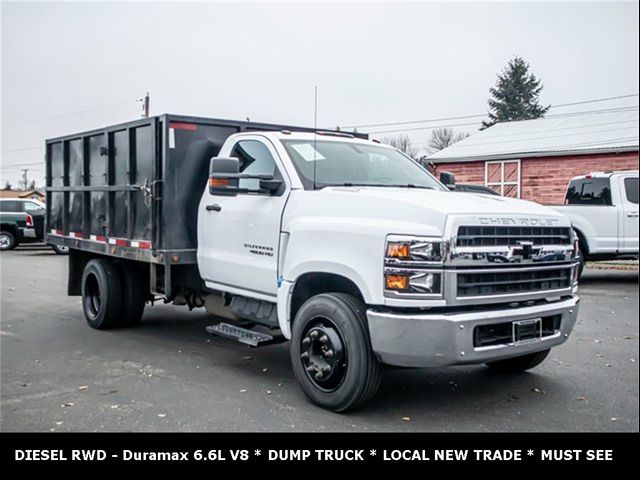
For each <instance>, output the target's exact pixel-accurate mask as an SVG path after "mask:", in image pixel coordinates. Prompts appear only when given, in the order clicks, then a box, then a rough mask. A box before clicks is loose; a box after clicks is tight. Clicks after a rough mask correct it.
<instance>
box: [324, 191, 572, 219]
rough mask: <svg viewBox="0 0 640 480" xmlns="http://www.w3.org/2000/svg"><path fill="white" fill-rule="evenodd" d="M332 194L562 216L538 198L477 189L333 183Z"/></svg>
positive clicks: (468, 210)
mask: <svg viewBox="0 0 640 480" xmlns="http://www.w3.org/2000/svg"><path fill="white" fill-rule="evenodd" d="M324 190H326V191H327V193H328V194H337V195H341V194H343V193H344V192H349V193H351V194H353V195H355V196H356V198H358V199H359V200H361V201H362V202H364V204H365V205H367V204H368V202H373V203H378V202H387V203H389V204H397V205H401V204H405V205H411V206H412V207H417V208H427V209H433V210H437V211H439V212H441V213H445V214H461V215H480V214H483V215H484V214H510V215H514V214H515V215H551V216H554V217H559V216H561V215H558V213H557V212H555V211H553V210H552V209H550V208H547V207H544V206H542V205H539V204H537V203H534V202H529V201H525V200H519V199H515V198H507V197H500V196H498V195H483V194H476V193H458V192H443V191H439V190H428V189H422V188H387V187H382V188H381V187H331V188H327V189H324Z"/></svg>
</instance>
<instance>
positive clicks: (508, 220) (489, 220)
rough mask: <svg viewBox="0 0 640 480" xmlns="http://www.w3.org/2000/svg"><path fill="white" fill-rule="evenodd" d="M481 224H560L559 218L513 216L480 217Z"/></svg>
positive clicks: (506, 225) (508, 225)
mask: <svg viewBox="0 0 640 480" xmlns="http://www.w3.org/2000/svg"><path fill="white" fill-rule="evenodd" d="M478 221H479V222H480V225H490V226H496V227H510V226H518V227H555V226H556V225H559V223H560V219H558V218H526V217H525V218H513V217H478Z"/></svg>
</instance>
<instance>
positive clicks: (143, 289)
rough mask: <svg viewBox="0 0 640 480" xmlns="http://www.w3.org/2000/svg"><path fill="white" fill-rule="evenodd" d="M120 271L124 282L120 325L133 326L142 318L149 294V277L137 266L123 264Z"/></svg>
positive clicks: (121, 280) (122, 282)
mask: <svg viewBox="0 0 640 480" xmlns="http://www.w3.org/2000/svg"><path fill="white" fill-rule="evenodd" d="M119 271H120V282H121V284H122V316H121V317H120V321H119V325H118V326H122V327H132V326H134V325H136V324H138V323H139V322H140V320H141V319H142V314H143V313H144V306H145V304H146V302H147V297H148V296H149V279H148V277H147V278H145V275H144V274H143V272H142V270H141V269H138V268H136V267H127V266H126V265H122V266H120V268H119Z"/></svg>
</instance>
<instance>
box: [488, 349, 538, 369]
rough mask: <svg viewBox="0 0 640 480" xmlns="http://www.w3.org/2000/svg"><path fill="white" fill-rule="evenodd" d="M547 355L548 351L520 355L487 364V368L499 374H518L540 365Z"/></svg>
mask: <svg viewBox="0 0 640 480" xmlns="http://www.w3.org/2000/svg"><path fill="white" fill-rule="evenodd" d="M547 355H549V350H543V351H541V352H535V353H530V354H528V355H522V356H521V357H514V358H507V359H506V360H498V361H497V362H489V363H487V367H489V368H490V369H492V370H495V371H496V372H501V373H518V372H524V371H525V370H529V369H530V368H533V367H536V366H538V365H540V364H541V363H542V362H543V361H544V359H545V358H547Z"/></svg>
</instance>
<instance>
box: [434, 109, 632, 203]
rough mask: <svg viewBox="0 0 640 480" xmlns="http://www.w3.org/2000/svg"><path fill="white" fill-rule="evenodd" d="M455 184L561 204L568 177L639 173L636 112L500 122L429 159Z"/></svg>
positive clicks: (607, 112) (610, 112)
mask: <svg viewBox="0 0 640 480" xmlns="http://www.w3.org/2000/svg"><path fill="white" fill-rule="evenodd" d="M428 161H429V162H432V163H433V164H434V165H435V173H436V174H439V173H440V172H442V171H447V172H451V173H453V174H455V176H456V182H458V183H471V184H476V185H485V186H488V187H491V188H493V189H494V190H496V191H497V192H498V193H500V194H502V195H505V196H510V197H517V198H523V199H525V200H533V201H535V202H539V203H542V204H558V203H562V202H563V201H564V193H565V189H566V187H567V183H568V182H569V180H570V179H571V178H572V177H575V176H577V175H583V174H586V173H589V172H593V171H603V170H637V169H638V107H627V108H625V109H612V110H609V111H599V112H591V113H579V114H566V115H552V116H549V117H546V118H539V119H536V120H522V121H515V122H504V123H498V124H496V125H493V126H492V127H489V128H487V129H486V130H482V131H480V132H478V133H477V134H475V135H472V136H471V137H468V138H466V139H465V140H462V141H461V142H458V143H456V144H454V145H451V146H450V147H447V148H445V149H444V150H441V151H439V152H436V153H435V154H433V155H431V156H430V157H429V158H428Z"/></svg>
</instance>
